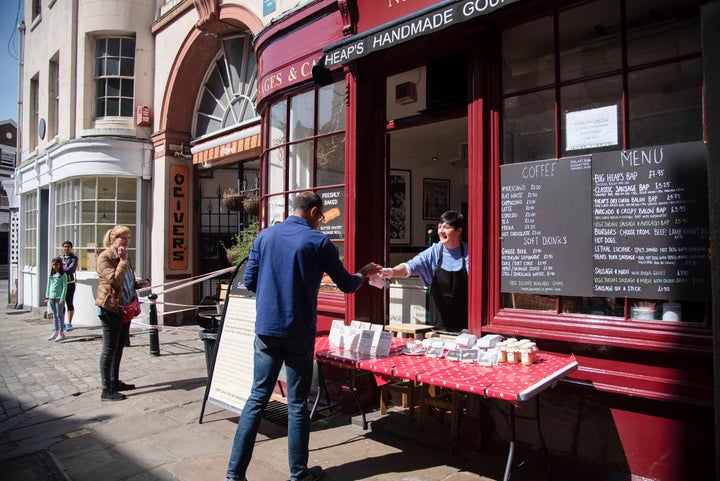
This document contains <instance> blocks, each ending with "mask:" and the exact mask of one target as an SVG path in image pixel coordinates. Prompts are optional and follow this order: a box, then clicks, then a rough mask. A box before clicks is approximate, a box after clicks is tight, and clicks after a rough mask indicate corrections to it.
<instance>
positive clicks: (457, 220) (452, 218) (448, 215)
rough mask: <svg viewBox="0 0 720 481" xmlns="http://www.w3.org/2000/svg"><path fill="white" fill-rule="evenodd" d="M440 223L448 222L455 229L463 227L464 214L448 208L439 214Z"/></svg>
mask: <svg viewBox="0 0 720 481" xmlns="http://www.w3.org/2000/svg"><path fill="white" fill-rule="evenodd" d="M440 223H441V224H448V225H451V226H453V227H454V228H455V229H464V228H465V216H464V215H462V214H461V213H460V212H457V211H454V210H449V211H447V212H445V213H443V215H441V216H440Z"/></svg>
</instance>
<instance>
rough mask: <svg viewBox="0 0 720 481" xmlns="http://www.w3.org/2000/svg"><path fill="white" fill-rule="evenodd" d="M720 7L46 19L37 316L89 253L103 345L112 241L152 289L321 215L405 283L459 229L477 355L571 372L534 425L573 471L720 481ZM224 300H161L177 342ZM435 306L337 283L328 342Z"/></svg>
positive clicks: (36, 172) (472, 416)
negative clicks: (572, 367)
mask: <svg viewBox="0 0 720 481" xmlns="http://www.w3.org/2000/svg"><path fill="white" fill-rule="evenodd" d="M718 3H719V2H718V1H716V0H715V1H709V2H703V1H699V0H698V1H689V2H687V1H680V0H663V1H661V2H658V1H652V2H651V1H650V0H637V1H633V2H629V1H627V0H592V1H585V0H583V1H579V0H553V1H539V0H477V1H471V0H457V1H444V2H434V1H432V0H405V1H402V0H389V1H387V2H376V1H375V2H373V1H370V0H352V1H339V2H338V1H334V0H318V1H310V2H300V3H299V4H298V3H295V2H293V3H291V2H285V1H277V2H274V1H265V2H229V1H226V2H220V1H219V0H194V1H190V0H170V1H166V2H161V3H160V4H159V5H157V10H154V9H153V8H154V7H152V6H149V5H147V4H146V2H132V1H131V2H102V6H101V7H99V5H100V4H98V2H91V1H83V0H56V1H49V2H48V1H44V0H36V1H32V2H28V4H27V5H26V12H25V13H26V21H27V25H28V26H27V29H26V48H25V57H24V60H25V62H24V69H23V73H24V79H23V82H22V86H23V97H22V98H23V104H22V120H21V123H22V125H23V129H22V135H23V138H22V152H21V159H20V161H19V162H18V167H17V170H16V181H17V182H16V184H17V195H18V197H19V199H20V202H19V221H20V224H19V244H20V247H19V256H18V257H19V266H20V268H19V271H20V274H19V285H18V297H19V303H20V304H22V305H25V306H38V305H39V302H40V299H41V296H42V292H41V291H42V289H44V285H45V279H46V276H47V269H48V267H47V264H48V261H49V259H50V257H52V256H53V255H56V253H57V252H59V247H60V245H61V244H62V242H63V241H64V240H71V241H72V242H73V243H74V244H75V246H76V252H77V253H78V254H79V256H80V258H81V271H80V273H79V274H78V278H79V285H78V299H79V300H78V301H77V302H76V305H78V304H80V303H82V304H83V305H84V306H88V307H87V308H88V309H90V310H89V311H87V312H85V314H84V315H81V312H78V314H76V320H77V322H78V324H82V323H86V322H87V323H95V322H97V320H96V319H97V318H96V315H95V312H94V310H93V309H92V301H91V297H92V292H93V289H94V286H95V274H94V267H93V259H94V257H93V255H94V253H95V252H96V249H97V246H98V245H99V243H100V242H101V239H102V234H103V233H104V232H105V230H106V229H107V228H109V227H111V226H112V225H114V224H116V223H123V224H127V225H129V226H130V227H131V229H132V230H133V234H134V235H133V247H134V252H133V253H132V257H133V259H134V262H135V264H136V270H137V271H138V274H139V275H141V276H143V277H148V276H149V277H150V278H151V279H152V284H153V285H160V284H165V283H175V282H180V281H191V279H193V278H196V277H198V276H202V275H203V274H205V273H210V272H213V271H215V270H217V269H219V268H221V267H226V266H228V263H227V261H226V260H225V259H224V254H223V245H227V243H228V242H230V240H231V236H232V234H234V233H236V232H237V231H238V230H240V229H242V228H244V227H246V226H248V225H252V224H253V222H254V221H256V220H257V221H258V222H259V224H260V226H261V227H267V226H269V225H272V224H273V223H275V222H276V221H280V220H282V219H284V218H285V217H286V216H287V215H288V212H289V210H290V203H291V200H292V197H293V195H294V194H295V193H296V192H298V191H302V190H305V189H314V190H316V191H317V192H319V193H320V194H321V195H322V196H323V198H324V199H325V202H326V221H327V222H325V223H323V224H322V225H321V226H320V230H322V231H323V232H325V233H326V234H327V235H328V236H330V237H331V239H332V240H333V242H334V243H335V245H336V246H337V247H338V249H339V251H340V252H341V254H342V256H343V261H344V263H345V265H346V267H347V268H348V269H349V270H350V271H353V270H354V269H356V268H357V267H359V266H362V265H364V264H365V263H367V262H369V261H376V262H380V263H382V264H385V265H395V264H397V263H399V262H402V261H404V260H407V259H408V258H410V257H411V256H413V255H414V254H415V253H417V252H419V251H420V250H422V249H423V248H424V247H425V246H426V245H427V243H428V242H432V241H433V231H434V230H435V228H436V225H437V220H438V217H439V215H440V214H441V213H442V212H443V211H444V210H447V209H455V210H458V211H460V212H463V213H465V214H466V216H467V219H468V225H467V229H466V237H467V239H466V240H467V241H468V242H469V245H470V252H469V255H470V263H469V266H468V270H469V272H470V286H469V298H470V305H469V317H470V320H469V326H468V327H469V330H470V332H472V333H474V334H478V335H480V334H486V333H498V334H502V335H504V336H508V337H510V336H515V337H528V338H532V339H533V340H535V341H536V342H537V344H538V346H539V347H540V348H541V349H544V350H549V351H554V352H560V353H567V354H571V353H572V354H574V355H575V356H576V358H577V360H578V362H579V364H580V369H579V370H578V371H577V372H576V373H574V374H573V375H572V376H571V377H570V378H568V379H567V380H565V381H563V382H561V383H559V384H558V385H557V386H556V388H555V389H553V390H551V391H549V392H547V393H545V394H544V395H543V398H542V402H541V406H542V409H543V424H544V426H545V429H546V433H545V434H546V438H547V441H548V444H549V447H550V450H551V452H552V455H553V458H554V460H555V465H556V467H557V469H560V470H562V471H563V472H564V473H566V474H568V475H569V476H573V475H575V476H576V477H577V476H579V475H582V476H583V477H584V478H588V479H609V478H611V477H614V476H615V477H623V476H624V477H634V478H636V479H655V480H674V479H689V478H690V475H691V474H692V473H708V475H710V474H711V473H714V472H715V467H714V464H715V463H714V461H715V455H714V453H715V446H716V443H715V440H714V432H713V428H712V427H711V426H712V424H711V423H710V421H711V420H712V418H713V407H714V397H715V396H714V391H715V389H716V387H715V383H714V374H713V333H714V331H715V330H714V329H713V327H714V325H715V324H717V323H718V322H717V319H718V315H717V313H718V311H719V310H720V308H718V305H717V299H720V296H718V295H717V293H718V284H719V282H718V281H717V274H718V272H720V269H718V267H717V260H716V259H713V258H712V256H711V255H710V252H711V247H715V248H716V249H715V250H716V251H717V250H718V248H717V245H716V244H713V242H716V238H717V235H718V230H717V224H716V219H717V218H720V216H718V215H717V205H718V204H717V202H718V201H717V192H718V190H717V189H716V188H714V187H716V180H715V179H716V178H720V177H719V176H718V175H717V163H718V158H717V153H716V151H714V145H715V144H714V143H713V139H715V141H716V142H717V133H716V132H715V133H713V130H712V128H713V127H712V126H713V125H715V124H713V123H712V122H710V121H709V119H717V114H718V104H717V100H716V99H715V100H713V95H715V94H714V92H716V91H717V89H718V79H717V78H716V77H714V75H715V76H716V75H717V73H716V72H717V71H719V70H720V69H718V68H717V66H718V59H717V53H716V52H715V50H716V49H714V48H712V47H713V46H715V45H717V43H718V41H720V39H718V33H717V32H718V28H717V25H718ZM98 8H101V9H102V10H101V11H102V15H98ZM68 25H70V26H71V28H68ZM713 66H715V68H713ZM713 87H714V89H713ZM716 142H715V143H716ZM230 194H233V195H237V196H242V197H244V198H246V199H257V200H258V205H259V207H258V208H257V209H258V210H257V211H255V210H251V209H248V210H247V211H246V210H244V209H243V210H238V209H239V207H238V206H237V205H236V206H234V207H231V206H230V203H228V202H225V200H226V197H229V196H230ZM330 212H332V215H329V214H330ZM716 257H717V256H716ZM713 281H715V282H713ZM216 284H217V281H216V280H209V281H203V282H198V283H195V284H192V285H191V286H189V287H185V288H182V289H177V290H174V291H172V292H169V293H167V294H165V295H164V297H163V298H162V299H161V300H162V301H163V302H164V303H165V304H163V305H159V310H160V312H161V313H163V312H164V314H165V316H164V318H163V322H165V323H167V324H173V323H177V324H181V323H193V322H195V319H194V311H193V309H192V308H191V307H187V305H188V304H190V305H193V304H197V303H198V302H200V300H201V299H202V298H204V297H206V296H212V295H213V294H215V292H216ZM713 294H715V295H713ZM83 298H84V299H85V300H82V301H81V300H80V299H83ZM188 300H191V302H188ZM426 302H427V297H426V293H425V290H424V288H423V286H422V284H420V283H419V282H418V281H417V280H414V279H407V280H402V281H398V282H394V283H392V285H391V287H390V289H389V290H388V291H387V292H385V291H380V290H375V289H370V288H365V289H361V290H360V291H358V292H357V293H356V294H355V295H353V296H345V295H343V294H342V293H340V292H338V291H337V290H336V289H335V288H334V286H333V285H332V283H330V282H327V283H324V284H323V286H322V288H321V293H320V298H319V303H318V310H319V312H318V317H319V326H318V329H319V330H327V329H329V326H330V323H331V321H332V320H333V319H345V320H348V321H349V320H352V319H359V320H368V321H371V322H374V323H381V324H389V323H396V322H400V323H402V322H425V320H426V319H427V304H426ZM714 303H715V304H714ZM504 422H505V420H504V419H502V418H499V417H498V416H497V415H496V414H495V413H494V412H493V411H492V410H490V409H488V408H486V407H485V406H484V405H483V404H481V403H479V402H475V401H472V400H471V402H470V403H469V404H468V407H467V409H466V412H465V413H464V415H463V420H462V423H461V426H462V436H463V440H464V441H466V442H467V443H470V444H472V443H473V442H476V440H477V439H479V437H478V433H481V436H480V438H481V439H483V440H484V442H483V447H484V448H486V449H493V447H494V446H502V443H494V442H493V441H495V440H498V439H502V438H504V437H505V436H506V434H507V430H506V428H505V427H504ZM550 427H551V428H550ZM518 432H519V437H520V439H519V441H520V442H521V445H522V446H524V447H526V448H530V449H531V448H533V447H535V445H536V443H537V440H536V438H535V434H534V432H533V430H532V426H530V425H525V424H524V423H519V425H518Z"/></svg>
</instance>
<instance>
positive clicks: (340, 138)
mask: <svg viewBox="0 0 720 481" xmlns="http://www.w3.org/2000/svg"><path fill="white" fill-rule="evenodd" d="M265 131H266V138H267V139H269V142H268V146H267V150H266V151H265V152H264V153H263V161H262V162H263V172H264V173H265V176H264V178H265V182H266V184H265V194H264V197H263V199H262V201H263V203H264V205H265V211H266V212H267V215H266V216H265V222H266V225H265V227H267V226H269V225H272V224H274V223H276V222H281V221H282V220H284V219H285V217H287V215H289V214H290V213H291V212H290V210H291V205H292V199H293V195H294V194H295V193H296V192H298V191H302V190H308V189H314V190H316V191H317V192H318V193H319V194H320V195H321V196H322V197H323V200H324V203H325V212H326V214H327V215H326V219H325V221H324V222H323V223H321V225H320V227H319V229H320V231H321V232H324V233H326V234H327V235H328V236H329V237H330V238H331V239H332V240H333V242H335V243H336V245H337V246H341V245H342V241H343V239H344V216H343V212H344V211H345V205H344V202H345V189H344V185H345V82H343V81H341V82H336V83H334V84H330V85H326V86H323V87H318V88H316V89H313V90H308V91H305V92H301V93H298V94H296V95H293V96H290V97H288V98H287V99H283V100H281V101H279V102H277V103H275V104H273V105H272V106H270V115H269V117H268V120H267V124H266V128H265Z"/></svg>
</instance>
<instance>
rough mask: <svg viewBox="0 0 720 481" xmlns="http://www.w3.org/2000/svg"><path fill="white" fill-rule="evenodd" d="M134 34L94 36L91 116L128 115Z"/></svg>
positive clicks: (132, 90) (132, 83)
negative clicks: (93, 110)
mask: <svg viewBox="0 0 720 481" xmlns="http://www.w3.org/2000/svg"><path fill="white" fill-rule="evenodd" d="M134 101H135V38H133V37H105V38H98V39H95V116H96V117H132V116H133V103H134Z"/></svg>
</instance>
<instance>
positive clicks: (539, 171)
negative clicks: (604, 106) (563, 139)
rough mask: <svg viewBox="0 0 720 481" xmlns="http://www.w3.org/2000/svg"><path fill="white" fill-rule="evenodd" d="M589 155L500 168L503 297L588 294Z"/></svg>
mask: <svg viewBox="0 0 720 481" xmlns="http://www.w3.org/2000/svg"><path fill="white" fill-rule="evenodd" d="M590 168H591V158H590V156H589V155H587V156H582V157H568V158H564V159H559V160H555V159H552V160H542V161H536V162H523V163H521V164H509V165H503V166H502V167H500V179H501V188H500V231H501V235H502V243H501V246H502V250H501V276H502V277H501V279H502V290H503V291H504V292H524V293H532V294H550V295H567V296H590V295H592V282H591V281H592V280H591V278H590V273H591V272H592V256H591V255H589V253H591V252H592V225H591V221H592V212H591V208H590V204H591V200H590V196H591V193H590V189H589V186H590Z"/></svg>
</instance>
